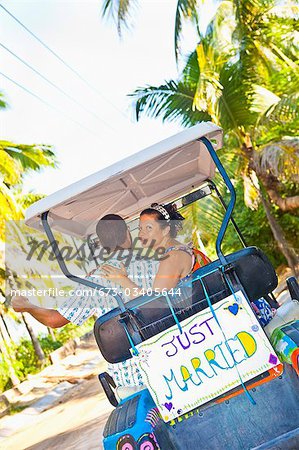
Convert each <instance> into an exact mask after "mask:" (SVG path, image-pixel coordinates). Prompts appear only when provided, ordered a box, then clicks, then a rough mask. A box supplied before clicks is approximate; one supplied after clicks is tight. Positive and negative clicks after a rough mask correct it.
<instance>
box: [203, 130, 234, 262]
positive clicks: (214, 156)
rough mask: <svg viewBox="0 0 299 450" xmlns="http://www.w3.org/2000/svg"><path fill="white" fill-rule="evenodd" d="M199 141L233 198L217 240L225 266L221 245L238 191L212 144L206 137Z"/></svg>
mask: <svg viewBox="0 0 299 450" xmlns="http://www.w3.org/2000/svg"><path fill="white" fill-rule="evenodd" d="M199 140H200V141H201V142H202V143H203V144H204V145H205V146H206V148H207V150H208V152H209V153H210V155H211V158H212V159H213V161H214V163H215V164H216V167H217V169H218V170H219V172H220V174H221V176H222V178H223V180H224V183H225V184H226V186H227V187H228V189H229V192H230V195H231V198H230V201H229V204H228V207H227V210H226V211H225V215H224V218H223V221H222V224H221V227H220V230H219V233H218V236H217V240H216V251H217V255H218V257H219V259H220V262H221V264H223V265H224V266H225V265H226V259H225V256H224V255H223V253H222V250H221V244H222V241H223V238H224V235H225V232H226V229H227V226H228V223H229V221H230V219H231V215H232V212H233V209H234V206H235V203H236V191H235V188H234V186H233V185H232V182H231V181H230V178H229V176H228V174H227V173H226V171H225V169H224V167H223V165H222V163H221V161H220V159H219V158H218V155H217V153H216V151H215V150H214V147H213V145H212V143H211V142H210V141H209V139H207V138H206V137H202V138H200V139H199Z"/></svg>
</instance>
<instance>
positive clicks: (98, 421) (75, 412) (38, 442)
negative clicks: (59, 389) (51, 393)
mask: <svg viewBox="0 0 299 450" xmlns="http://www.w3.org/2000/svg"><path fill="white" fill-rule="evenodd" d="M112 409H113V407H112V406H111V405H110V403H109V402H108V400H107V399H106V396H105V394H104V393H103V391H102V389H101V386H100V383H99V381H98V379H97V377H93V378H92V379H90V380H84V381H82V382H81V383H80V384H78V385H74V387H73V388H72V389H70V390H69V391H68V392H67V393H66V394H65V395H64V396H63V397H62V398H61V399H60V403H59V404H58V405H56V406H54V407H52V408H50V409H49V410H47V411H45V412H43V413H41V414H39V415H38V418H35V420H34V422H33V423H32V426H29V427H28V428H27V429H22V430H19V431H18V432H16V433H15V434H13V435H12V436H10V437H8V438H5V439H2V440H1V441H0V449H1V450H24V449H30V450H48V449H51V450H62V449H63V450H71V449H72V450H75V449H76V450H96V449H97V450H98V449H103V446H102V433H103V428H104V425H105V422H106V420H107V417H108V415H109V413H110V411H111V410H112Z"/></svg>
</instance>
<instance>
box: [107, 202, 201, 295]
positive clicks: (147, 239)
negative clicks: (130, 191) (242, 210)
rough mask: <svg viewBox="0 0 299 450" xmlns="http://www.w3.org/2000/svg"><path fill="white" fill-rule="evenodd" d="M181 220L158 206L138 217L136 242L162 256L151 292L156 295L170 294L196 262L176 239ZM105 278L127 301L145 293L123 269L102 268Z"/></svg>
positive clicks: (173, 209) (170, 208)
mask: <svg viewBox="0 0 299 450" xmlns="http://www.w3.org/2000/svg"><path fill="white" fill-rule="evenodd" d="M183 220H184V217H183V216H182V215H181V214H180V213H179V212H178V211H177V210H176V207H175V206H174V205H167V206H163V205H159V204H157V203H154V204H152V205H151V207H150V208H147V209H145V210H144V211H142V213H141V214H140V220H139V239H140V242H141V245H142V246H143V247H145V248H148V247H150V248H151V249H152V250H153V251H155V252H156V251H158V250H159V254H160V255H161V253H162V255H163V258H161V256H160V258H161V261H160V264H159V268H158V272H157V274H156V276H155V279H154V282H153V286H152V289H153V291H155V292H156V293H158V292H159V291H161V293H162V290H165V289H167V290H170V289H172V288H174V287H175V286H177V284H178V283H179V282H180V281H182V280H184V279H185V278H186V277H188V276H189V275H190V274H191V272H192V269H193V266H194V263H195V258H194V255H193V251H192V249H191V248H190V247H188V246H186V245H183V244H181V243H180V242H179V241H177V240H176V239H175V238H176V236H177V233H178V231H179V230H180V229H181V228H182V221H183ZM102 272H103V274H104V276H105V277H106V278H108V279H109V280H111V281H113V282H115V283H117V284H119V285H120V286H121V287H122V288H123V290H124V291H125V292H126V293H128V295H129V297H130V298H131V299H132V298H135V297H138V296H139V295H142V293H143V292H144V290H143V289H142V288H140V287H139V286H137V284H135V283H134V282H133V281H132V280H130V278H129V277H128V275H127V272H126V269H125V267H124V266H122V267H121V269H118V268H116V267H112V266H109V265H108V264H106V265H104V266H103V267H102Z"/></svg>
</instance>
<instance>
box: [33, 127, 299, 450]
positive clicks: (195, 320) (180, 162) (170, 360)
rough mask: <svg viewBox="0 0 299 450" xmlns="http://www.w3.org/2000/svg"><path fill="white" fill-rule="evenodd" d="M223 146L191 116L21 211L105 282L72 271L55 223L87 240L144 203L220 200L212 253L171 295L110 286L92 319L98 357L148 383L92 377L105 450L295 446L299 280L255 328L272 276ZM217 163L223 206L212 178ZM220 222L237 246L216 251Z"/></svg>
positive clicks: (217, 134)
mask: <svg viewBox="0 0 299 450" xmlns="http://www.w3.org/2000/svg"><path fill="white" fill-rule="evenodd" d="M221 146H222V130H221V129H220V128H219V127H218V126H216V125H214V124H212V123H201V124H198V125H196V126H194V127H192V128H190V129H188V130H185V131H183V132H181V133H179V134H177V135H175V136H173V137H171V138H169V139H166V140H164V141H162V142H160V143H158V144H156V145H153V146H151V147H149V148H147V149H145V150H143V151H141V152H139V153H137V154H135V155H133V156H131V157H129V158H126V159H124V160H123V161H120V162H118V163H116V164H114V165H112V166H111V167H108V168H106V169H103V170H101V171H100V172H97V173H95V174H93V175H91V176H89V177H87V178H85V179H83V180H81V181H79V182H77V183H75V184H72V185H71V186H69V187H67V188H65V189H62V190H60V191H58V192H56V193H54V194H52V195H50V196H49V197H47V198H45V199H42V200H40V201H38V202H37V203H35V204H33V205H32V206H31V207H30V208H29V209H28V210H27V214H26V223H27V225H28V226H30V227H33V228H36V229H44V231H45V233H46V235H47V237H48V239H49V242H50V243H51V246H52V248H53V252H54V254H55V255H56V258H57V261H58V263H59V265H60V268H61V270H62V272H63V273H64V275H65V276H66V277H68V278H69V279H70V280H72V281H74V282H78V283H80V284H81V285H83V286H87V287H91V288H94V289H102V290H105V288H104V287H103V286H100V285H99V284H97V283H96V282H93V281H91V280H90V279H88V280H86V279H84V278H83V277H79V276H77V275H74V274H72V273H70V271H69V269H68V268H67V265H66V263H65V261H64V258H63V256H62V254H61V252H60V249H59V246H58V244H57V241H56V240H55V237H54V234H53V232H55V231H59V232H62V233H66V234H68V235H72V236H76V237H78V238H82V239H86V238H88V239H90V241H92V239H93V238H94V236H95V230H96V224H97V222H98V220H99V219H100V218H101V217H102V216H104V215H105V214H107V213H114V214H120V215H121V216H122V217H123V218H125V219H126V220H127V221H128V222H130V221H131V220H136V218H137V217H138V215H139V213H140V212H141V211H142V210H143V209H144V208H146V207H148V206H149V205H150V204H151V203H153V202H159V203H163V204H167V203H169V202H173V201H176V204H177V206H178V207H179V208H180V207H185V206H186V205H190V204H192V203H193V202H197V201H200V200H202V199H203V198H205V197H207V196H209V195H211V194H213V193H214V194H215V195H217V196H218V197H219V200H220V203H221V204H222V207H223V208H224V216H223V221H222V223H221V226H220V230H219V233H218V237H217V240H216V251H217V255H218V258H217V259H216V260H214V261H212V262H211V263H209V264H207V265H203V266H202V267H200V268H198V269H197V270H195V271H194V272H193V273H192V276H191V277H189V278H188V280H186V282H185V283H183V284H182V286H181V288H180V293H179V295H178V293H177V292H166V293H163V295H159V296H157V295H153V293H150V292H147V293H145V294H144V295H142V296H140V297H138V298H135V299H133V300H130V301H127V302H124V301H123V298H122V296H121V295H116V301H117V307H115V308H114V309H112V310H111V311H109V312H108V313H107V314H105V315H103V316H102V317H99V318H98V319H97V321H96V323H95V327H94V333H95V338H96V341H97V344H98V346H99V349H100V351H101V353H102V355H103V357H104V358H105V359H106V360H107V361H108V362H109V363H112V364H117V363H121V362H123V361H125V360H128V359H131V358H135V359H136V361H137V362H138V364H139V366H140V370H141V372H142V375H143V378H144V380H145V384H146V388H145V387H144V386H143V387H141V389H140V390H139V391H138V390H135V391H133V392H131V393H130V392H128V394H127V396H126V397H125V398H121V399H120V398H118V397H117V394H116V392H115V387H116V386H115V382H114V380H113V379H112V378H111V377H110V376H109V375H108V374H107V373H103V374H100V375H99V379H100V382H101V384H102V387H103V389H104V391H105V393H106V395H107V398H108V399H109V401H110V402H111V403H112V405H113V406H115V409H114V410H113V412H112V413H111V415H110V417H109V419H108V421H107V423H106V426H105V429H104V448H105V449H106V450H112V449H113V450H114V449H117V450H121V449H123V450H131V449H132V450H133V449H142V450H151V449H153V450H154V449H163V450H171V449H181V450H185V449H190V450H195V449H209V450H211V449H217V450H218V449H229V450H233V449H252V448H258V449H270V448H271V449H278V448H279V449H280V448H283V449H295V448H299V389H298V387H299V380H298V374H299V371H298V358H299V348H298V347H299V323H298V320H296V319H298V300H299V295H298V285H297V284H296V281H295V279H291V280H290V281H289V284H290V286H291V290H290V291H291V293H292V299H290V302H289V304H288V307H287V308H286V309H285V310H286V312H285V314H284V313H282V314H280V315H279V317H278V318H276V317H274V319H273V320H272V321H271V322H270V323H269V325H267V326H266V327H265V329H263V328H262V327H261V325H260V323H259V322H258V320H257V318H256V317H255V315H254V312H253V310H252V307H251V302H253V301H256V300H258V299H260V298H266V299H268V300H269V302H273V304H275V299H273V297H272V291H273V290H274V289H275V288H276V286H277V276H276V274H275V271H274V269H273V267H272V265H271V263H270V262H269V260H268V259H267V257H266V256H265V255H264V254H263V252H262V251H261V250H259V249H258V248H257V247H247V246H246V243H245V241H244V238H243V237H242V234H241V233H240V230H239V229H238V226H237V225H236V223H235V221H234V220H233V218H232V212H233V209H234V204H235V190H234V187H233V185H232V183H231V181H230V179H229V177H228V175H227V173H226V171H225V170H224V168H223V166H222V164H221V162H220V160H219V158H218V155H217V150H218V149H220V148H221ZM216 168H217V169H218V171H219V172H220V174H221V176H222V178H223V180H224V182H225V184H226V186H227V189H228V190H229V192H230V201H229V204H228V205H226V204H225V202H224V199H223V198H222V196H221V194H220V192H219V190H218V189H217V186H216V185H215V184H214V182H213V178H214V175H215V169H216ZM229 223H231V224H232V226H234V228H235V230H236V233H237V235H238V236H239V239H240V242H241V243H242V245H243V247H244V248H242V249H241V250H239V251H237V252H234V253H231V254H227V255H225V254H224V253H223V251H222V242H223V239H224V236H225V232H226V230H227V227H228V225H229ZM278 311H279V309H278ZM272 322H273V323H274V324H275V327H274V326H273V325H271V323H272ZM267 327H268V331H267ZM266 333H267V334H266ZM273 336H274V338H273ZM271 342H272V343H271Z"/></svg>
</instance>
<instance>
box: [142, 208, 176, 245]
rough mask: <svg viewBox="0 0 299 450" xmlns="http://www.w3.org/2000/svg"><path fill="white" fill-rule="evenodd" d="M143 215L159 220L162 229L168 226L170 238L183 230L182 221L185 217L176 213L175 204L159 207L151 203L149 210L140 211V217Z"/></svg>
mask: <svg viewBox="0 0 299 450" xmlns="http://www.w3.org/2000/svg"><path fill="white" fill-rule="evenodd" d="M145 214H146V215H148V216H153V217H154V218H155V219H156V220H159V223H160V226H161V227H162V228H166V227H168V226H169V227H170V236H171V237H172V238H175V237H176V236H177V234H178V232H179V230H181V229H182V228H183V225H182V221H183V220H185V217H183V216H182V215H181V214H180V213H179V212H178V211H177V208H176V205H175V204H169V205H159V204H158V203H152V204H151V207H150V208H146V209H144V210H143V211H141V213H140V217H141V216H143V215H145Z"/></svg>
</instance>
